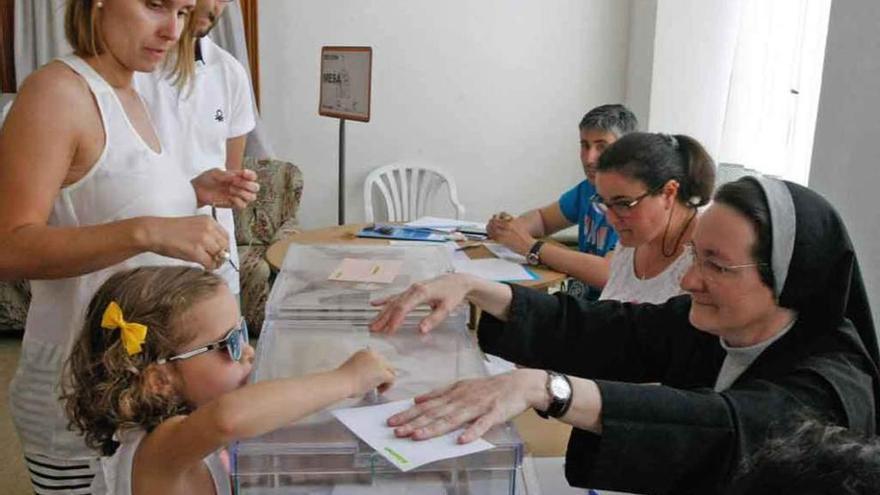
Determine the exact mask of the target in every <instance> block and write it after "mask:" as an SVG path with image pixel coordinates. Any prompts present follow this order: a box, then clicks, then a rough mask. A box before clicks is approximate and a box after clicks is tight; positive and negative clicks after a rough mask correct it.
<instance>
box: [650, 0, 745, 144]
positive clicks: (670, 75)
mask: <svg viewBox="0 0 880 495" xmlns="http://www.w3.org/2000/svg"><path fill="white" fill-rule="evenodd" d="M740 9H741V4H740V2H739V1H738V0H711V1H706V0H659V1H658V4H657V9H656V24H655V26H654V31H655V35H654V56H653V67H652V71H653V72H652V75H651V83H650V84H651V98H650V111H649V112H650V121H649V122H648V125H647V126H646V128H647V129H648V130H650V131H654V132H668V133H671V134H688V135H690V136H693V137H695V138H696V139H697V140H699V141H700V142H701V143H702V144H703V146H705V147H706V149H707V150H708V151H709V153H710V154H711V155H712V156H717V154H718V150H719V148H720V144H721V129H722V125H723V123H724V108H725V106H726V104H727V92H728V87H729V82H730V71H731V67H732V66H733V54H734V50H735V48H736V32H737V28H738V24H739V15H740Z"/></svg>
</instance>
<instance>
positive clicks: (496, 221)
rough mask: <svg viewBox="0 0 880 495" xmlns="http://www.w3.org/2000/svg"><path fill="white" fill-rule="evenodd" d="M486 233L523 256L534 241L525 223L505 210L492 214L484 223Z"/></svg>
mask: <svg viewBox="0 0 880 495" xmlns="http://www.w3.org/2000/svg"><path fill="white" fill-rule="evenodd" d="M486 233H488V234H489V238H490V239H492V240H494V241H497V242H499V243H501V244H503V245H505V246H507V247H508V248H510V249H511V250H513V251H514V252H516V253H518V254H521V255H523V256H525V255H526V253H528V252H529V249H531V248H532V245H533V244H535V241H536V239H535V238H534V237H532V235H531V234H529V231H528V229H527V228H526V225H525V223H524V222H523V221H522V220H521V219H519V218H514V217H512V216H511V215H510V214H508V213H506V212H501V213H498V214H496V215H492V218H491V219H489V222H488V223H487V224H486Z"/></svg>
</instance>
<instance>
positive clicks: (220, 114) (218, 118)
mask: <svg viewBox="0 0 880 495" xmlns="http://www.w3.org/2000/svg"><path fill="white" fill-rule="evenodd" d="M225 118H226V117H224V116H223V110H220V109H219V108H218V109H217V111H216V112H214V120H216V121H217V122H223V119H225Z"/></svg>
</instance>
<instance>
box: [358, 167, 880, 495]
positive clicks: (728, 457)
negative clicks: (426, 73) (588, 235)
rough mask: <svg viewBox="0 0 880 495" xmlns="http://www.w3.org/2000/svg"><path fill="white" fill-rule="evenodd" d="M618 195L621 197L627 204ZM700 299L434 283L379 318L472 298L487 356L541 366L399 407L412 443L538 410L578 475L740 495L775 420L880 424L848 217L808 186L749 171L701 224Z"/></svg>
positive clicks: (435, 309)
mask: <svg viewBox="0 0 880 495" xmlns="http://www.w3.org/2000/svg"><path fill="white" fill-rule="evenodd" d="M609 199H610V198H609ZM692 243H693V249H692V250H690V252H691V253H693V257H694V262H693V265H692V267H691V268H689V269H688V271H687V272H686V274H685V276H684V277H683V279H682V281H681V287H682V289H684V290H685V291H687V293H688V294H687V295H682V296H678V297H675V298H672V299H670V300H669V301H667V302H665V303H663V304H659V305H655V304H631V303H624V302H620V301H612V300H606V301H597V302H586V301H581V300H577V299H574V298H572V297H570V296H567V295H565V294H553V295H549V294H543V293H540V292H537V291H534V290H529V289H526V288H523V287H518V286H515V285H504V284H499V283H495V282H489V281H485V280H481V279H477V278H475V277H471V276H468V275H463V274H453V275H446V276H443V277H440V278H437V279H434V280H432V281H428V282H425V283H421V284H416V285H414V286H413V287H411V288H410V289H408V290H407V291H405V292H404V293H402V294H400V295H398V296H395V297H392V298H390V299H388V300H386V301H380V302H378V303H377V304H381V305H383V306H384V307H383V308H382V310H381V312H380V313H379V315H378V316H377V317H376V319H375V320H374V322H373V323H372V324H371V329H372V330H373V331H377V332H391V331H394V330H396V329H397V328H398V327H399V326H400V324H401V322H402V320H403V317H404V316H405V315H406V314H407V313H408V312H410V311H411V310H412V309H413V308H415V307H416V306H418V305H421V304H428V305H429V306H430V307H431V308H432V311H431V313H430V314H429V316H427V317H426V318H425V319H424V320H423V321H422V322H421V323H420V330H421V331H423V332H427V331H430V330H431V328H433V327H434V326H435V325H436V324H437V323H438V322H439V321H440V320H442V319H443V318H444V317H445V315H446V314H447V312H448V311H449V310H450V309H451V308H453V307H455V306H457V305H458V304H460V303H461V302H462V301H463V300H464V299H465V298H467V299H468V300H469V301H471V302H473V303H474V304H476V305H477V306H479V307H481V308H482V309H483V318H482V320H481V321H480V325H479V330H478V337H479V341H480V346H481V347H482V349H483V350H484V351H486V352H489V353H492V354H496V355H499V356H501V357H503V358H505V359H508V360H510V361H513V362H515V363H518V364H520V365H522V366H523V368H520V369H517V370H515V371H512V372H510V373H506V374H502V375H497V376H494V377H490V378H484V379H476V380H465V381H461V382H458V383H455V384H453V385H450V386H448V387H446V388H444V389H442V390H437V391H433V392H430V393H427V394H425V395H423V396H421V397H418V398H416V405H415V406H414V407H413V408H411V409H410V410H408V411H404V412H403V413H401V414H398V415H396V416H393V417H391V418H389V420H388V423H389V425H390V426H393V427H395V433H396V434H397V435H398V436H401V437H412V438H413V439H416V440H419V439H425V438H430V437H434V436H437V435H440V434H443V433H446V432H448V431H453V430H455V429H457V428H459V427H462V426H465V427H466V430H465V431H464V433H463V434H461V435H460V436H459V441H460V442H470V441H472V440H474V439H476V438H478V437H480V436H481V435H482V434H483V433H485V432H486V431H487V430H488V429H489V428H490V427H492V426H494V425H496V424H499V423H503V422H505V421H507V420H509V419H511V418H513V417H515V416H517V415H518V414H520V413H522V412H523V411H525V410H526V409H528V408H534V409H535V410H536V411H538V412H539V414H543V415H546V416H552V417H555V418H557V419H559V420H561V421H563V422H566V423H568V424H571V425H572V426H574V429H573V430H572V435H571V438H570V440H569V444H568V450H567V453H566V464H565V469H566V477H567V478H568V481H569V483H571V484H572V485H575V486H589V487H593V488H608V489H614V490H623V491H632V492H639V493H645V492H648V493H701V494H711V493H724V490H725V488H726V486H727V485H728V484H729V483H730V481H731V478H732V476H734V475H735V473H736V472H737V470H738V468H739V466H740V464H741V463H742V462H743V460H745V459H746V458H747V457H748V456H749V455H750V454H752V453H754V452H755V451H756V450H758V448H759V447H760V446H761V445H762V444H763V443H764V442H765V440H766V439H767V438H768V436H769V435H770V434H771V430H772V426H773V425H775V424H777V423H780V422H784V421H786V420H787V419H788V418H789V416H790V415H792V414H795V413H802V412H803V411H804V410H805V409H807V410H811V411H812V412H813V413H814V414H816V415H818V416H819V417H821V418H823V419H824V420H825V421H828V422H829V423H831V424H836V425H840V426H843V427H846V428H849V429H850V430H852V431H853V432H854V433H855V434H858V435H863V436H872V435H876V434H877V429H878V423H880V416H878V408H877V401H878V399H880V374H878V368H877V363H878V349H877V336H876V334H875V330H874V324H873V322H872V320H871V310H870V307H869V305H868V300H867V294H866V292H865V289H864V285H863V283H862V279H861V274H860V272H859V265H858V261H857V259H856V255H855V252H854V250H853V246H852V243H851V242H850V239H849V236H848V234H847V232H846V227H845V226H844V224H843V222H842V220H841V219H840V217H839V216H838V215H837V213H836V212H835V211H834V209H833V208H832V207H831V205H829V204H828V203H827V202H826V201H825V200H824V199H823V198H822V197H821V196H819V195H818V194H816V193H815V192H813V191H811V190H809V189H807V188H804V187H802V186H799V185H796V184H792V183H788V182H783V181H778V180H774V179H767V178H754V177H749V178H743V179H740V180H738V181H736V182H732V183H728V184H725V185H724V186H722V187H721V188H719V190H718V191H717V193H716V194H715V197H714V202H713V203H712V204H711V205H710V206H709V207H708V208H707V210H706V212H705V213H704V214H703V216H702V218H701V219H700V222H699V223H698V224H697V225H696V227H695V228H694V233H693V238H692Z"/></svg>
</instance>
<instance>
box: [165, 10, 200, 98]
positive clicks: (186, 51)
mask: <svg viewBox="0 0 880 495" xmlns="http://www.w3.org/2000/svg"><path fill="white" fill-rule="evenodd" d="M195 21H196V16H194V15H192V12H190V15H188V16H187V18H186V25H185V26H184V27H183V32H181V33H180V39H179V40H177V45H176V47H175V50H174V57H171V58H166V59H165V64H164V65H165V70H166V71H167V72H168V73H169V74H170V76H171V79H172V80H173V81H174V85H175V86H176V87H177V89H179V90H181V91H183V90H184V89H187V90H192V85H190V84H189V83H190V82H191V81H192V80H193V75H195V73H196V38H195V36H194V34H195Z"/></svg>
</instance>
